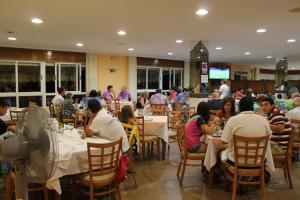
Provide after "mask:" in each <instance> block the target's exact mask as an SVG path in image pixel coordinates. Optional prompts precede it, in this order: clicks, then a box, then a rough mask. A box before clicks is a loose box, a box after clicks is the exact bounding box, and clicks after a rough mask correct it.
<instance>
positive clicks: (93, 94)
mask: <svg viewBox="0 0 300 200" xmlns="http://www.w3.org/2000/svg"><path fill="white" fill-rule="evenodd" d="M90 99H97V100H98V101H99V102H100V103H101V105H102V106H105V105H106V102H105V100H104V99H101V92H100V91H99V92H97V91H96V90H91V91H90V93H89V96H88V97H86V98H85V99H84V105H85V107H87V102H88V101H89V100H90Z"/></svg>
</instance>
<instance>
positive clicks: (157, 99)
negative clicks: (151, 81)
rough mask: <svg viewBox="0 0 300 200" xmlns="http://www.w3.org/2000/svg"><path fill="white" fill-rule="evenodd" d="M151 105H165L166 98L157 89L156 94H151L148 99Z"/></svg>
mask: <svg viewBox="0 0 300 200" xmlns="http://www.w3.org/2000/svg"><path fill="white" fill-rule="evenodd" d="M150 103H151V104H167V97H166V96H165V95H163V94H161V90H160V89H157V90H156V94H153V95H152V96H151V98H150Z"/></svg>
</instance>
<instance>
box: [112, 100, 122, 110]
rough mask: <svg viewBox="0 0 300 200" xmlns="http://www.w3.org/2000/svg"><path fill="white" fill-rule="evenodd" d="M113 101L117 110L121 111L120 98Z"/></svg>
mask: <svg viewBox="0 0 300 200" xmlns="http://www.w3.org/2000/svg"><path fill="white" fill-rule="evenodd" d="M113 103H114V105H115V109H114V110H115V111H118V112H121V105H120V100H119V99H114V100H113Z"/></svg>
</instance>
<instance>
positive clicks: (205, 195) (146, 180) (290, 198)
mask: <svg viewBox="0 0 300 200" xmlns="http://www.w3.org/2000/svg"><path fill="white" fill-rule="evenodd" d="M177 159H178V151H177V145H176V143H173V144H172V145H171V153H170V157H169V158H168V159H167V160H165V161H157V160H156V159H149V160H148V161H146V162H144V163H139V162H137V164H136V166H135V168H136V171H137V172H138V174H137V176H136V177H137V181H138V188H132V187H131V186H132V179H131V177H130V176H129V179H128V180H127V181H126V182H125V183H123V184H122V186H121V190H122V191H121V192H122V197H123V200H148V199H149V200H193V199H195V200H200V199H201V200H220V199H222V200H223V199H224V200H226V199H231V193H230V192H224V191H223V190H222V188H221V186H222V185H221V184H219V185H215V186H213V188H210V187H209V186H208V185H207V183H206V178H205V177H204V176H203V174H202V173H201V170H200V169H199V168H195V167H189V168H187V169H186V174H185V178H184V183H183V184H184V186H183V187H182V188H180V187H179V184H178V181H177V177H176V170H177ZM292 175H293V183H294V189H293V190H290V189H289V187H288V183H287V181H286V180H285V179H284V175H283V172H282V170H280V169H278V170H277V171H276V173H275V174H272V179H271V183H270V184H269V185H268V186H267V196H268V199H270V200H281V199H286V200H296V199H297V200H298V199H299V198H300V162H293V169H292ZM0 185H1V184H0ZM69 189H70V186H68V185H65V187H64V188H63V192H64V195H63V198H62V199H64V200H69V199H71V198H70V195H69V194H70V193H69V192H70V191H69ZM0 192H1V194H0V196H1V197H0V199H3V196H2V195H3V193H2V192H3V190H1V191H0ZM77 199H78V200H82V199H84V198H83V197H82V196H79V197H78V198H77ZM86 199H87V198H86ZM105 199H106V198H105ZM237 199H247V200H248V199H250V200H252V199H253V200H254V199H259V192H258V191H254V192H252V191H251V192H246V193H243V195H238V198H237Z"/></svg>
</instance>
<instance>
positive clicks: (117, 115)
mask: <svg viewBox="0 0 300 200" xmlns="http://www.w3.org/2000/svg"><path fill="white" fill-rule="evenodd" d="M112 114H113V115H114V116H115V117H116V118H118V119H119V120H120V116H121V112H120V111H119V110H113V111H112Z"/></svg>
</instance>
